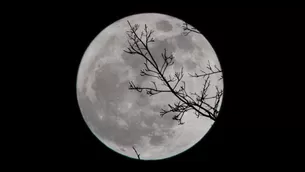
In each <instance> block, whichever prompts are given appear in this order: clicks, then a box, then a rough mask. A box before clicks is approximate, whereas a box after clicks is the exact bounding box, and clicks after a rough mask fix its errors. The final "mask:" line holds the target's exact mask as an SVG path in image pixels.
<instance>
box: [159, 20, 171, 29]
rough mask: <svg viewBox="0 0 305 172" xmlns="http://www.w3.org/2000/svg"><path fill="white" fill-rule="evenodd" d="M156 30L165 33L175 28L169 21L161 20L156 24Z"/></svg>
mask: <svg viewBox="0 0 305 172" xmlns="http://www.w3.org/2000/svg"><path fill="white" fill-rule="evenodd" d="M156 28H157V29H158V30H161V31H164V32H169V31H171V30H172V29H173V26H172V25H171V24H170V23H169V21H166V20H161V21H159V22H157V23H156Z"/></svg>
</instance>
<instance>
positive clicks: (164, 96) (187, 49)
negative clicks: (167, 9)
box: [76, 13, 223, 160]
mask: <svg viewBox="0 0 305 172" xmlns="http://www.w3.org/2000/svg"><path fill="white" fill-rule="evenodd" d="M127 21H129V22H130V23H131V24H132V25H134V24H138V25H139V26H140V27H139V30H143V29H144V25H145V24H146V25H147V27H148V29H152V30H154V32H153V33H152V37H153V38H154V40H155V41H154V42H153V43H151V44H149V49H150V51H151V53H152V55H153V56H154V57H155V58H156V61H157V62H161V61H162V58H161V53H162V52H163V50H164V48H166V49H167V52H168V53H172V54H173V55H174V57H175V59H174V65H173V66H171V67H170V68H169V69H168V72H169V73H170V72H172V73H174V72H175V71H180V69H181V67H183V68H184V73H185V76H184V78H183V80H184V81H185V83H186V84H187V91H188V92H197V93H200V91H201V90H202V86H203V84H204V81H203V80H202V79H200V78H194V77H189V76H188V73H194V72H199V71H200V70H202V69H205V68H206V65H207V63H208V62H209V63H211V64H212V65H216V66H218V68H219V69H221V67H220V63H219V60H218V58H217V55H216V53H215V51H214V49H213V48H212V46H211V44H210V43H209V42H208V40H207V39H206V38H205V37H204V36H203V35H202V34H200V33H189V34H188V35H184V34H183V29H182V25H183V23H184V21H182V20H180V19H178V18H175V17H173V16H169V15H165V14H159V13H141V14H134V15H131V16H127V17H125V18H122V19H120V20H118V21H115V22H114V23H112V24H111V25H109V26H108V27H106V28H104V29H103V30H102V31H101V32H100V33H99V34H98V35H97V36H96V37H95V38H94V40H93V41H92V42H91V43H90V45H89V46H88V48H87V49H86V51H85V52H84V55H83V57H82V60H81V62H80V65H79V69H78V74H77V83H76V87H77V100H78V105H79V108H80V111H81V114H82V116H83V119H84V121H85V123H86V124H87V125H88V127H89V128H90V130H91V132H92V133H93V134H94V135H95V136H96V138H97V139H98V140H100V141H101V142H102V143H103V144H104V145H106V146H107V147H108V148H109V149H111V150H113V151H114V152H115V153H119V154H121V155H123V156H127V157H130V158H134V159H137V158H138V157H137V154H136V153H135V151H134V149H133V147H134V148H135V149H136V150H137V152H138V153H139V154H140V158H141V159H142V160H161V159H166V158H170V157H173V156H175V155H178V154H181V153H183V152H185V151H186V150H188V149H189V148H191V147H193V146H194V145H195V144H197V143H198V142H199V141H200V140H201V139H202V138H203V137H204V136H205V135H206V133H207V132H208V131H209V129H210V128H211V126H212V125H213V123H214V121H213V120H211V119H209V118H206V117H199V118H197V116H196V115H195V114H194V111H188V112H186V113H185V115H184V117H183V119H182V121H183V122H184V124H183V125H178V123H177V121H175V120H173V119H172V118H173V116H174V115H175V113H169V114H166V115H164V116H163V117H161V116H160V111H161V109H162V108H164V109H166V108H168V104H171V103H174V102H175V101H177V98H176V97H175V96H174V95H173V94H171V93H160V94H157V95H153V96H149V95H147V94H146V93H145V92H141V93H140V92H137V91H134V90H130V89H128V88H129V81H133V82H134V83H136V84H137V85H141V86H149V85H150V84H151V81H152V80H154V78H152V77H150V76H141V75H140V71H141V69H143V67H144V64H143V63H144V62H145V61H144V60H143V58H142V57H140V56H137V55H132V54H128V53H126V52H124V50H125V49H126V48H127V47H128V45H129V44H128V37H127V35H126V31H128V30H130V27H129V25H128V22H127ZM191 27H192V26H191ZM210 80H211V89H210V90H209V91H208V94H211V95H212V94H214V93H215V89H213V88H214V86H218V87H219V88H223V81H222V80H219V76H216V75H215V76H211V79H210ZM220 104H221V103H220ZM219 107H220V106H219Z"/></svg>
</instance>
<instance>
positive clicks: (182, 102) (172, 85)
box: [124, 21, 223, 125]
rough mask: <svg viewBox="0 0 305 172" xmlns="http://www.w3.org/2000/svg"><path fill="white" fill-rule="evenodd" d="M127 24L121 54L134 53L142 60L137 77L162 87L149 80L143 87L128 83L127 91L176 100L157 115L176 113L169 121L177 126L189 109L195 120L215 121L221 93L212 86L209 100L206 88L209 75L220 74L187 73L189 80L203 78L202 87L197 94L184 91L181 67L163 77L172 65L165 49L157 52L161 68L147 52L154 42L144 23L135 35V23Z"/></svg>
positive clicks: (150, 31)
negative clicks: (195, 117) (170, 97)
mask: <svg viewBox="0 0 305 172" xmlns="http://www.w3.org/2000/svg"><path fill="white" fill-rule="evenodd" d="M127 22H128V25H129V27H130V30H128V31H127V32H126V33H127V36H128V38H129V40H128V44H129V47H128V48H127V50H124V52H126V53H128V54H137V55H140V56H141V57H143V59H144V60H145V62H144V69H142V70H141V71H140V75H141V76H150V77H152V78H155V79H157V81H159V84H161V85H162V86H164V87H165V88H163V89H160V87H159V86H158V85H157V84H156V82H155V81H151V85H150V86H146V87H142V86H137V85H135V84H134V82H132V81H130V82H129V89H130V90H136V91H138V92H142V91H146V94H147V95H149V96H153V95H156V94H160V93H171V94H173V95H174V96H175V97H176V98H177V100H178V101H177V102H175V103H173V104H168V109H161V112H160V115H161V116H162V117H163V116H164V115H166V114H168V113H170V112H174V113H176V115H175V116H174V117H173V120H177V121H178V124H179V125H182V124H184V122H182V118H183V116H184V114H185V113H186V112H188V111H190V110H192V111H194V113H195V115H196V116H197V117H200V116H204V117H207V118H209V119H211V120H215V119H216V117H217V116H218V113H219V111H218V110H217V108H218V106H219V102H220V99H221V97H222V94H223V91H222V90H219V89H218V87H216V90H217V92H216V95H215V96H212V97H207V92H208V89H209V87H210V80H209V78H210V75H213V74H217V73H221V71H220V70H213V69H212V68H211V67H208V69H209V70H210V71H211V72H210V73H203V74H197V73H195V75H191V74H189V75H190V76H191V77H202V78H203V79H204V85H203V89H202V90H201V92H200V94H197V93H188V92H187V91H186V83H185V81H183V80H182V79H183V77H184V72H183V67H181V69H180V71H179V72H175V73H174V75H171V74H168V75H167V74H165V73H166V71H167V69H168V67H170V66H172V65H173V64H174V56H173V54H169V53H168V52H167V50H166V49H164V51H163V52H162V53H161V57H162V59H163V63H162V65H158V64H157V63H156V61H155V58H154V57H153V55H152V53H151V52H150V49H149V44H151V43H153V42H154V39H153V38H152V33H153V32H154V31H152V30H148V28H147V25H146V24H145V26H144V31H142V32H141V33H140V34H138V33H137V32H138V30H139V27H140V26H139V25H138V24H135V25H133V26H132V25H131V24H130V22H129V21H127ZM198 33H199V32H198ZM217 69H218V68H217ZM209 99H215V102H214V105H210V104H209V103H207V102H206V101H207V100H209Z"/></svg>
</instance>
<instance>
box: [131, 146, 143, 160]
mask: <svg viewBox="0 0 305 172" xmlns="http://www.w3.org/2000/svg"><path fill="white" fill-rule="evenodd" d="M132 149H133V150H134V151H135V153H136V154H137V157H138V159H141V158H140V154H139V153H138V152H137V150H136V148H134V146H132Z"/></svg>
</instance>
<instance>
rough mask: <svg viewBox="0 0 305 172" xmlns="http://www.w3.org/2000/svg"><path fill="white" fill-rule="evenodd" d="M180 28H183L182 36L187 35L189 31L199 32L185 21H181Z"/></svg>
mask: <svg viewBox="0 0 305 172" xmlns="http://www.w3.org/2000/svg"><path fill="white" fill-rule="evenodd" d="M182 28H183V34H184V36H187V35H188V34H189V33H191V32H195V33H200V32H199V31H198V30H197V29H195V28H194V27H191V26H190V25H188V24H187V23H186V22H184V23H183V25H182Z"/></svg>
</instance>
